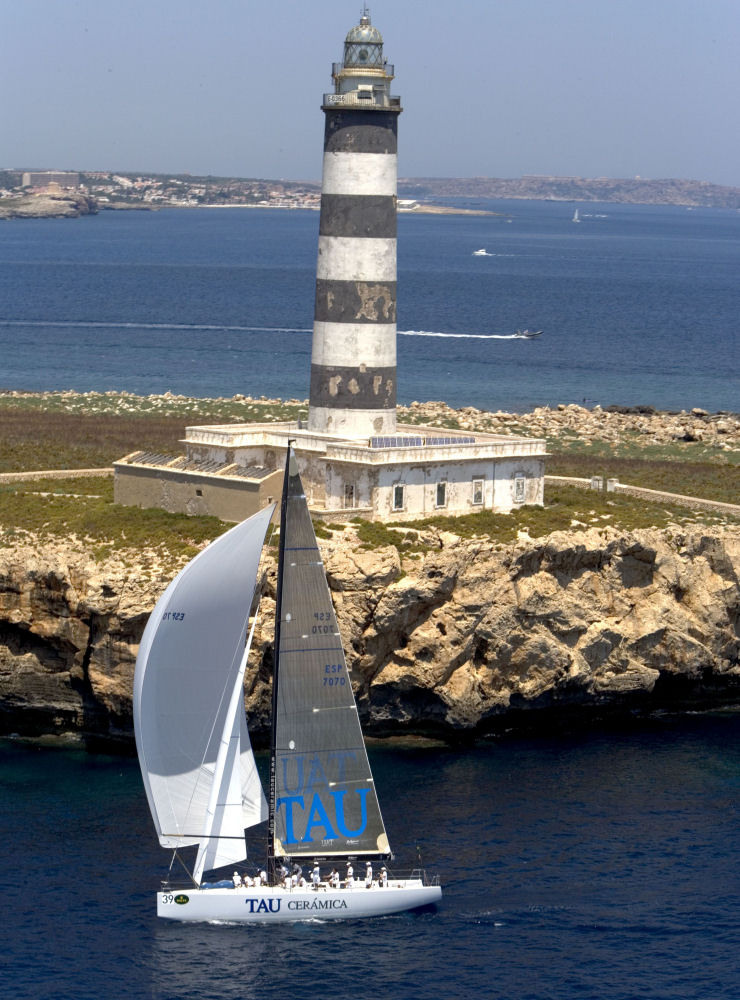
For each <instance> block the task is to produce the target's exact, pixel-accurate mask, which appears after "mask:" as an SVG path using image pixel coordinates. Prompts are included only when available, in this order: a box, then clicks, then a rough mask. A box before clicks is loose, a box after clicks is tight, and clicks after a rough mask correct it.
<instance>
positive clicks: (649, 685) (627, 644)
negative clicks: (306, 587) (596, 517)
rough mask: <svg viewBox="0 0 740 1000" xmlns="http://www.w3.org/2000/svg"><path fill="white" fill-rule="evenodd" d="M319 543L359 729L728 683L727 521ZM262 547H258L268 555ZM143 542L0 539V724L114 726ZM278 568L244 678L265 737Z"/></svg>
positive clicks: (457, 732)
mask: <svg viewBox="0 0 740 1000" xmlns="http://www.w3.org/2000/svg"><path fill="white" fill-rule="evenodd" d="M350 533H351V529H348V530H347V531H346V532H345V533H344V535H343V536H340V537H338V538H335V540H332V541H330V542H323V541H322V542H321V545H322V549H323V554H324V560H325V564H326V567H327V573H328V578H329V582H330V586H331V588H332V592H333V597H334V602H335V606H336V611H337V617H338V619H339V624H340V628H341V630H342V633H343V636H344V639H345V647H346V652H347V659H348V663H349V666H350V668H351V670H352V678H353V686H354V689H355V693H356V695H357V697H358V703H359V706H360V712H361V715H362V717H363V722H364V726H365V729H366V732H368V733H369V734H375V735H386V734H389V733H394V732H406V733H409V732H411V733H422V734H431V735H441V736H444V737H450V738H456V737H460V736H461V735H464V734H467V735H470V736H475V735H479V734H482V733H486V732H491V731H495V730H496V729H499V728H506V727H510V726H515V725H532V726H534V727H538V726H545V725H548V726H549V725H557V724H559V723H562V722H567V723H568V724H570V723H571V722H573V721H577V720H578V718H582V717H589V716H590V715H592V714H593V713H603V712H609V711H630V712H633V711H636V710H651V709H656V708H670V707H674V706H681V707H686V706H687V705H692V706H695V707H696V706H712V705H719V704H723V703H727V702H731V701H733V700H735V701H736V700H737V697H738V694H740V540H738V538H737V536H736V532H734V531H733V529H731V528H712V529H705V530H702V529H696V530H690V531H688V530H678V529H674V530H665V531H657V530H650V531H637V532H633V533H620V532H618V531H617V530H615V529H613V528H606V529H591V530H585V531H581V532H568V533H555V534H552V535H549V536H547V537H545V538H542V539H535V540H532V539H527V538H524V539H520V540H519V541H518V542H517V543H516V544H513V545H508V546H502V545H494V544H491V543H490V542H487V541H481V540H477V541H467V542H463V541H461V540H460V539H459V538H457V536H454V535H451V534H449V533H447V534H444V533H443V534H438V535H434V534H433V533H432V536H433V537H430V540H431V541H433V547H430V549H429V551H427V552H426V553H424V554H416V555H407V556H404V557H403V559H401V557H400V556H399V553H398V550H397V549H395V548H394V547H386V548H381V549H376V550H374V551H372V552H370V551H364V550H362V549H361V548H360V546H359V543H357V541H356V539H355V540H353V539H352V538H351V537H349V535H350ZM269 558H271V557H268V559H269ZM179 568H180V567H179V566H176V565H167V564H165V563H163V561H162V559H161V557H160V556H158V554H157V553H151V552H150V553H141V552H138V553H124V554H122V553H119V554H118V556H117V557H116V558H114V559H111V560H109V561H108V562H106V563H104V564H96V563H94V562H93V561H92V559H91V558H89V557H88V556H87V555H86V553H85V551H84V548H83V547H82V546H81V545H80V544H78V543H76V542H74V541H70V542H69V543H68V544H65V545H60V544H58V543H57V544H41V543H38V542H33V543H32V542H28V543H25V544H18V545H16V546H14V547H11V548H6V549H3V550H1V551H0V730H1V731H4V732H6V733H10V732H19V733H26V734H33V735H39V734H45V733H58V732H62V731H73V732H78V733H80V734H83V735H85V736H92V737H103V738H112V739H120V740H123V741H125V742H126V741H130V740H131V738H132V729H131V693H132V680H133V670H134V663H135V659H136V653H137V651H138V642H139V640H140V637H141V633H142V631H143V628H144V625H145V623H146V620H147V617H148V615H149V612H150V611H151V609H152V607H153V604H154V601H155V600H156V598H157V597H159V595H160V594H161V592H162V591H163V589H164V587H165V586H166V584H167V583H168V582H169V579H170V578H171V577H172V576H173V575H174V574H175V572H176V571H177V570H178V569H179ZM274 587H275V567H274V563H273V562H270V561H268V563H267V566H266V573H265V582H264V585H263V589H264V597H263V601H262V610H261V624H260V626H259V628H258V631H257V634H256V636H255V642H254V645H253V650H252V657H251V662H250V665H249V668H248V672H247V678H246V682H245V698H246V707H247V712H248V715H249V717H250V721H251V723H252V726H253V729H256V732H257V737H258V742H259V739H260V737H262V738H263V739H264V737H265V736H266V732H267V721H268V715H269V705H270V669H271V664H272V648H271V639H272V616H273V613H274V596H275V593H274Z"/></svg>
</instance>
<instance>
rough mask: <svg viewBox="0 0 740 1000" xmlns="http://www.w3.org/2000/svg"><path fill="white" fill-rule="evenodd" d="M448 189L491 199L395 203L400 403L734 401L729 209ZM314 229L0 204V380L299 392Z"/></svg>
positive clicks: (238, 219)
mask: <svg viewBox="0 0 740 1000" xmlns="http://www.w3.org/2000/svg"><path fill="white" fill-rule="evenodd" d="M464 204H465V205H473V206H474V207H483V208H485V209H486V210H489V211H493V212H495V213H496V214H493V215H484V216H464V215H442V216H440V215H415V214H402V215H400V217H399V227H398V229H399V233H398V262H399V263H398V282H399V284H398V329H399V337H398V394H399V401H401V402H404V403H409V402H411V401H412V400H414V399H416V400H427V399H443V400H445V401H447V402H449V403H450V404H451V405H453V406H456V407H460V406H466V405H472V406H477V407H481V408H486V409H493V410H496V409H499V408H501V409H508V410H514V411H524V410H526V409H528V408H530V407H532V406H535V405H551V406H552V405H556V404H557V403H560V402H564V403H569V402H576V403H585V404H586V405H593V404H595V403H600V404H602V405H608V404H622V405H630V406H632V405H641V404H651V405H654V406H656V407H658V408H661V409H674V410H679V409H683V408H691V407H694V406H700V407H703V408H705V409H708V410H711V411H716V410H738V409H740V384H739V381H738V368H739V362H740V356H739V352H738V335H739V333H740V331H739V330H738V316H740V280H739V279H738V275H739V274H740V213H738V212H733V211H730V210H711V209H694V210H688V209H686V208H679V207H654V206H653V207H651V206H625V205H598V204H596V205H581V206H580V218H581V221H580V223H578V224H576V223H573V221H572V217H573V205H569V204H565V203H557V202H524V201H506V202H502V201H489V202H478V203H464ZM317 240H318V213H317V212H311V211H276V210H269V209H237V208H235V209H198V210H175V209H170V210H167V209H165V210H162V211H159V212H137V211H134V212H104V213H101V214H100V215H97V216H90V217H85V218H80V219H72V220H70V219H62V220H58V219H41V220H30V219H22V220H11V221H7V222H3V223H2V224H0V389H27V390H51V389H76V390H80V391H87V390H98V391H102V390H122V389H125V390H128V391H131V392H136V393H142V394H146V393H157V392H166V391H171V392H173V393H182V394H187V395H194V396H231V395H234V394H235V393H244V394H246V395H254V396H260V395H266V396H269V397H280V398H298V399H305V398H306V397H307V395H308V386H309V374H310V357H311V326H312V321H313V303H314V281H315V267H316V248H317ZM480 249H484V250H485V251H486V254H485V255H476V254H475V253H474V251H476V250H480ZM524 329H529V330H539V329H542V330H543V331H544V332H543V334H542V336H541V337H539V338H538V339H536V340H522V339H516V338H515V337H514V334H515V333H516V331H517V330H524Z"/></svg>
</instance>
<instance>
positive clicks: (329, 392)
mask: <svg viewBox="0 0 740 1000" xmlns="http://www.w3.org/2000/svg"><path fill="white" fill-rule="evenodd" d="M310 392H311V396H310V398H311V405H312V406H328V407H332V408H334V409H343V410H393V409H395V407H396V369H395V366H394V367H393V368H371V369H370V368H368V369H363V367H360V368H357V367H341V366H339V365H311V389H310Z"/></svg>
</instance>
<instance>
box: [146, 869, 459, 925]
mask: <svg viewBox="0 0 740 1000" xmlns="http://www.w3.org/2000/svg"><path fill="white" fill-rule="evenodd" d="M441 899H442V889H441V887H440V886H438V885H424V884H423V882H422V881H421V879H393V880H390V881H389V883H388V885H387V886H386V887H385V888H381V887H380V886H378V885H375V884H374V885H373V886H372V887H371V888H369V889H368V888H366V887H365V885H364V884H363V883H358V884H356V885H354V886H353V887H352V888H351V889H330V888H329V887H328V886H325V885H322V886H321V887H320V888H319V889H309V888H306V889H285V888H282V887H279V886H275V887H267V886H263V887H260V888H259V889H187V890H184V891H177V890H175V891H173V892H158V893H157V916H158V917H164V919H165V920H224V921H228V922H231V921H234V922H238V923H245V924H262V923H276V922H277V923H279V922H285V921H296V920H316V919H319V920H353V919H357V918H362V917H380V916H386V915H388V914H391V913H401V912H403V911H404V910H415V909H418V908H419V907H422V906H432V905H434V904H435V903H438V902H439V901H440V900H441Z"/></svg>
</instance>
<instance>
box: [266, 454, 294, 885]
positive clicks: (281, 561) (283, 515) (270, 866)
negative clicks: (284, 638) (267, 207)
mask: <svg viewBox="0 0 740 1000" xmlns="http://www.w3.org/2000/svg"><path fill="white" fill-rule="evenodd" d="M292 455H293V439H291V438H289V439H288V449H287V452H286V455H285V475H284V477H283V495H282V497H281V498H280V540H279V543H278V571H277V594H276V599H275V630H274V637H273V654H272V664H273V666H272V718H271V719H270V793H269V801H268V822H267V876H268V879H269V881H270V884H271V885H274V884H275V881H276V869H275V797H276V769H277V740H276V723H277V707H278V669H279V661H280V652H279V651H280V622H281V620H282V607H283V569H284V566H285V525H286V522H287V513H288V473H289V470H290V460H291V457H292Z"/></svg>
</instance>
